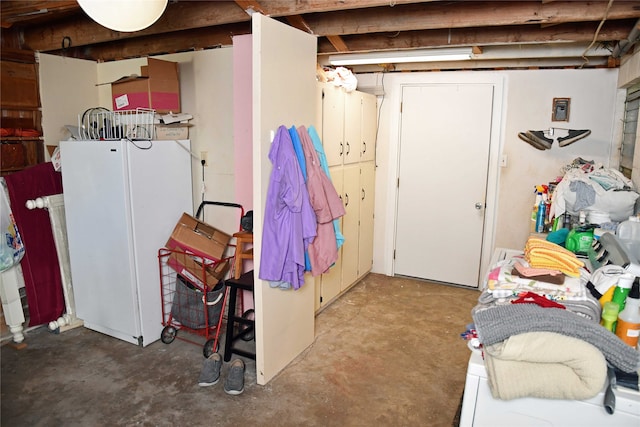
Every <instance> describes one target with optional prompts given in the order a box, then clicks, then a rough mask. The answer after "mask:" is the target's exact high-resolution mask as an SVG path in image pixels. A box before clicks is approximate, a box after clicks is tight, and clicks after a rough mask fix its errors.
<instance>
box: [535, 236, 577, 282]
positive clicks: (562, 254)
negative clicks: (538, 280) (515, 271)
mask: <svg viewBox="0 0 640 427" xmlns="http://www.w3.org/2000/svg"><path fill="white" fill-rule="evenodd" d="M524 258H525V260H526V261H527V262H528V263H529V265H530V266H531V267H534V268H550V269H553V270H560V271H561V272H563V273H564V274H566V275H567V276H571V277H580V268H581V267H584V263H583V262H582V261H580V260H579V259H578V258H577V257H576V255H575V254H574V253H573V252H571V251H568V250H567V249H565V248H563V247H562V246H560V245H557V244H555V243H552V242H549V241H547V240H544V239H540V238H538V237H529V239H528V240H527V243H526V245H525V247H524Z"/></svg>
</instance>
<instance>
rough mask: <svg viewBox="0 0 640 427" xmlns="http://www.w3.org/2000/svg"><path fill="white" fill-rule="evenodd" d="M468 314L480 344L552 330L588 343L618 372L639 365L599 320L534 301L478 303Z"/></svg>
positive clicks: (638, 357)
mask: <svg viewBox="0 0 640 427" xmlns="http://www.w3.org/2000/svg"><path fill="white" fill-rule="evenodd" d="M471 315H472V317H473V321H474V322H475V327H476V330H477V332H478V338H479V339H480V342H481V343H482V344H483V345H492V344H495V343H498V342H501V341H504V340H506V339H507V338H509V337H510V336H512V335H518V334H522V333H525V332H537V331H541V332H556V333H559V334H563V335H567V336H571V337H574V338H579V339H582V340H584V341H586V342H588V343H590V344H592V345H593V346H595V347H597V348H598V349H599V350H600V351H601V352H602V354H603V355H604V357H605V358H606V359H607V360H608V361H609V363H611V364H612V365H613V366H615V367H616V368H618V369H620V370H621V371H624V372H635V371H636V370H637V369H639V368H640V352H638V351H636V350H635V349H634V348H633V347H630V346H628V345H627V344H625V343H624V342H622V341H621V340H620V338H618V337H617V336H616V335H615V334H612V333H611V332H610V331H609V330H607V329H606V328H604V327H603V326H601V325H600V324H599V323H595V322H593V321H590V320H588V319H584V318H582V317H580V316H578V315H576V314H575V313H572V312H570V311H567V310H562V309H559V308H543V307H540V306H537V305H534V304H508V305H496V306H492V307H486V306H483V305H478V306H476V307H475V308H474V309H473V310H472V312H471Z"/></svg>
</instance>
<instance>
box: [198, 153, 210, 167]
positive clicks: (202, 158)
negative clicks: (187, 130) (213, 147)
mask: <svg viewBox="0 0 640 427" xmlns="http://www.w3.org/2000/svg"><path fill="white" fill-rule="evenodd" d="M208 154H209V153H208V152H207V151H201V152H200V160H201V161H203V162H204V165H205V166H209V159H208V158H207V155H208Z"/></svg>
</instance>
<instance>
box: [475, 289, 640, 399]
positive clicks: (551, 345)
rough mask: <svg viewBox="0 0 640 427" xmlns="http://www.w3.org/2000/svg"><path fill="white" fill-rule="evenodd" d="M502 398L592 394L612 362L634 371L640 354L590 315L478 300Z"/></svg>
mask: <svg viewBox="0 0 640 427" xmlns="http://www.w3.org/2000/svg"><path fill="white" fill-rule="evenodd" d="M471 314H472V317H473V321H474V325H475V329H476V331H477V334H478V339H479V340H480V342H481V343H482V345H483V347H484V356H485V365H486V367H487V376H488V379H489V386H490V388H491V393H492V395H493V396H494V397H495V398H498V399H505V400H508V399H514V398H519V397H527V396H529V397H542V398H548V399H578V400H582V399H588V398H590V397H593V396H595V395H596V394H597V393H598V392H599V391H600V390H601V389H602V387H603V385H604V382H605V378H606V370H607V363H609V364H610V365H611V366H613V367H614V368H616V369H618V370H620V371H622V372H626V373H632V372H635V371H637V370H638V369H639V368H640V353H638V352H637V351H636V350H635V349H634V348H632V347H630V346H628V345H626V344H625V343H624V342H622V341H621V340H620V339H618V337H616V336H615V335H614V334H612V333H611V332H610V331H608V330H607V329H605V328H604V327H603V326H601V325H600V324H599V323H597V322H594V321H593V320H591V319H587V318H584V317H583V316H579V315H577V314H576V313H573V312H571V311H569V310H564V309H560V308H553V307H550V308H545V307H540V306H538V305H535V304H483V303H482V302H481V303H480V304H478V305H477V306H476V307H475V308H474V309H473V311H472V313H471Z"/></svg>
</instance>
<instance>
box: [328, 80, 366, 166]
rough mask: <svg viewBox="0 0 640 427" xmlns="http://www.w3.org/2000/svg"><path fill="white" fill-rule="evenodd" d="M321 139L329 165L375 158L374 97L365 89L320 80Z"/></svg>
mask: <svg viewBox="0 0 640 427" xmlns="http://www.w3.org/2000/svg"><path fill="white" fill-rule="evenodd" d="M319 87H320V88H321V90H322V93H321V96H322V121H321V122H319V123H322V126H321V127H322V135H321V136H322V143H323V145H324V150H325V154H326V155H327V163H328V164H329V166H338V165H342V164H352V163H358V162H362V161H372V160H374V159H375V142H376V134H377V125H376V123H377V116H376V115H377V114H376V113H377V99H376V97H375V95H371V94H368V93H364V92H359V91H352V92H345V91H344V89H343V88H341V87H336V86H334V85H332V84H328V83H319Z"/></svg>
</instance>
